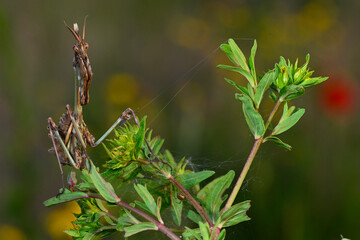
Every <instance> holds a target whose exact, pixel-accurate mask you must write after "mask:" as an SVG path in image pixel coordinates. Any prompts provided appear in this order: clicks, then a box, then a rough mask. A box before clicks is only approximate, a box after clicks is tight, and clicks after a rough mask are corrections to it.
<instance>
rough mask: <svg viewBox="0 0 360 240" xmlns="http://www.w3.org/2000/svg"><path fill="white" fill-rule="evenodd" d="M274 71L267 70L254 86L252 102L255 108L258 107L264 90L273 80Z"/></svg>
mask: <svg viewBox="0 0 360 240" xmlns="http://www.w3.org/2000/svg"><path fill="white" fill-rule="evenodd" d="M274 78H275V73H274V71H269V72H267V73H266V74H265V75H264V76H263V77H262V78H261V80H260V82H259V85H258V86H257V88H256V93H255V97H254V103H255V107H256V109H258V108H259V106H260V103H261V100H262V98H263V96H264V93H265V92H266V90H268V89H269V87H270V85H271V84H272V83H273V82H274Z"/></svg>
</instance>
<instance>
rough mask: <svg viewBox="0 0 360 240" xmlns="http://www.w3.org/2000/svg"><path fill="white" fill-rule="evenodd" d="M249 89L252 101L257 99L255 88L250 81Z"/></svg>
mask: <svg viewBox="0 0 360 240" xmlns="http://www.w3.org/2000/svg"><path fill="white" fill-rule="evenodd" d="M247 89H248V91H249V96H250V99H251V101H254V99H255V93H254V89H253V87H252V86H251V85H250V84H249V83H248V85H247Z"/></svg>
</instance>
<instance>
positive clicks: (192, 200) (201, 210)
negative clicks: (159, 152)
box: [168, 176, 214, 228]
mask: <svg viewBox="0 0 360 240" xmlns="http://www.w3.org/2000/svg"><path fill="white" fill-rule="evenodd" d="M168 179H169V180H170V181H171V182H172V183H174V185H175V186H176V187H177V188H178V189H179V190H180V191H181V192H182V193H184V194H185V196H186V198H187V199H188V200H189V202H190V203H191V205H192V206H193V207H194V208H195V209H196V211H197V212H198V213H199V214H200V216H201V217H202V218H203V219H204V220H205V221H206V222H207V223H208V224H209V226H210V228H212V227H214V223H213V222H212V221H211V219H210V218H209V216H208V215H207V214H206V212H205V210H204V208H202V207H201V205H200V203H199V202H198V201H196V200H195V198H193V196H191V194H190V193H189V192H188V190H186V188H185V187H184V186H183V185H181V184H180V183H179V182H178V181H176V179H175V178H174V177H173V176H170V177H169V178H168Z"/></svg>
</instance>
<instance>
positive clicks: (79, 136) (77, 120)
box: [48, 17, 171, 190]
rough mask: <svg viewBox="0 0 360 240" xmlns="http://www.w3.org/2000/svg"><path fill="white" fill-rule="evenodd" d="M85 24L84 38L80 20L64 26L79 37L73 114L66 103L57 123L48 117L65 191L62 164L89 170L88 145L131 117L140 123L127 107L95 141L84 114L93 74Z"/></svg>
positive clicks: (75, 52) (76, 49) (75, 51)
mask: <svg viewBox="0 0 360 240" xmlns="http://www.w3.org/2000/svg"><path fill="white" fill-rule="evenodd" d="M85 25H86V17H85V20H84V27H83V32H82V37H81V36H80V34H79V27H78V25H77V23H75V24H74V28H73V29H72V28H71V27H69V26H68V25H67V24H66V23H65V26H66V27H67V28H68V29H69V30H70V32H71V33H72V34H73V35H74V37H75V39H76V43H75V45H74V47H73V50H74V59H73V68H74V72H75V106H74V113H73V112H72V111H71V109H70V106H69V105H66V112H65V113H64V114H63V115H62V116H61V117H60V121H59V124H58V125H56V124H55V122H54V121H53V120H52V118H51V117H49V118H48V129H49V136H50V138H51V141H52V145H53V147H52V148H50V149H49V152H52V153H55V155H56V157H57V160H58V163H59V167H60V172H61V177H62V184H63V190H65V183H64V174H63V170H62V165H70V166H72V167H74V168H75V169H79V170H82V169H87V170H90V166H91V164H90V163H89V161H91V159H90V157H89V155H88V154H87V151H86V148H87V145H90V146H91V147H96V146H97V145H99V144H100V143H101V142H102V141H103V140H104V139H105V138H106V137H107V136H108V135H109V134H110V133H111V131H112V130H113V129H114V128H115V127H116V126H118V125H120V126H121V125H123V124H125V122H127V121H128V120H129V119H130V118H134V120H135V122H136V124H137V125H138V126H139V122H138V120H137V118H136V116H135V113H134V111H133V110H132V109H131V108H127V109H126V110H125V111H124V112H123V113H122V114H121V116H120V117H119V118H118V119H117V120H116V121H115V123H114V124H113V125H112V126H111V127H110V128H109V129H108V130H107V131H106V132H105V133H104V134H103V136H102V137H100V138H99V139H98V141H95V138H94V136H93V135H91V133H90V132H89V130H88V128H87V126H86V124H85V122H84V119H83V115H82V106H83V105H86V104H88V103H89V87H90V83H91V80H92V76H93V73H92V70H91V65H90V61H89V57H88V55H87V49H88V47H89V45H88V43H86V42H85ZM145 143H146V145H147V147H148V148H149V150H150V152H151V153H152V155H153V156H155V158H156V159H157V160H158V161H160V162H162V163H164V164H166V165H168V166H169V167H170V168H171V166H170V165H169V164H167V163H165V162H163V161H162V160H160V158H159V157H158V156H157V155H156V154H155V153H154V152H153V150H152V149H151V147H150V145H149V143H148V141H147V140H146V138H145Z"/></svg>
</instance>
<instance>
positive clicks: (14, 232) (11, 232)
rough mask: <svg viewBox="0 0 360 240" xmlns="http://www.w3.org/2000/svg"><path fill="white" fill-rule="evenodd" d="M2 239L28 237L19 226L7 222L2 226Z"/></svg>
mask: <svg viewBox="0 0 360 240" xmlns="http://www.w3.org/2000/svg"><path fill="white" fill-rule="evenodd" d="M0 239H11V240H26V239H27V237H26V236H25V234H24V233H23V232H22V231H21V230H20V229H18V228H17V227H15V226H12V225H7V224H5V225H1V226H0Z"/></svg>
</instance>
